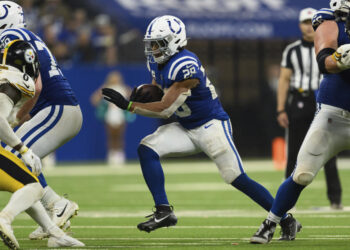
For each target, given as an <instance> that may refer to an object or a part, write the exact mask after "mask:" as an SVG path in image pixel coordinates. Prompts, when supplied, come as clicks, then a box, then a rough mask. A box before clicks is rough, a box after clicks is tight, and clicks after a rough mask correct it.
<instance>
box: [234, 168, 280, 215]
mask: <svg viewBox="0 0 350 250" xmlns="http://www.w3.org/2000/svg"><path fill="white" fill-rule="evenodd" d="M231 185H232V186H234V187H235V188H237V189H238V190H239V191H242V192H243V193H245V194H246V195H247V196H249V197H250V198H251V199H252V200H253V201H255V202H256V203H258V204H259V205H260V206H261V207H263V208H264V209H265V210H266V211H270V209H271V207H272V203H273V197H272V195H271V194H270V192H269V191H268V190H267V189H266V188H265V187H264V186H262V185H260V184H259V183H257V182H255V181H253V180H252V179H250V178H249V177H248V176H247V174H245V173H243V174H241V175H240V176H238V177H237V178H236V179H235V180H234V181H233V182H232V183H231Z"/></svg>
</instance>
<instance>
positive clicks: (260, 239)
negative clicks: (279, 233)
mask: <svg viewBox="0 0 350 250" xmlns="http://www.w3.org/2000/svg"><path fill="white" fill-rule="evenodd" d="M275 230H276V223H275V222H273V221H270V220H268V219H266V220H264V221H263V223H262V224H261V226H260V227H259V229H258V231H257V232H256V233H255V234H254V235H253V237H252V238H250V243H253V244H267V243H269V242H270V241H271V240H272V237H273V234H274V233H275Z"/></svg>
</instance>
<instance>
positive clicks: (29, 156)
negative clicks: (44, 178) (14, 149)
mask: <svg viewBox="0 0 350 250" xmlns="http://www.w3.org/2000/svg"><path fill="white" fill-rule="evenodd" d="M23 147H25V148H24V149H23V150H21V151H20V152H23V153H21V155H22V160H23V162H24V163H25V164H27V165H28V166H29V167H31V168H32V172H33V174H35V175H36V176H38V175H39V174H40V173H41V169H42V166H41V160H40V158H39V157H38V156H37V155H36V154H34V153H33V151H32V150H31V149H30V148H29V149H28V148H27V147H26V146H23ZM26 149H27V150H26Z"/></svg>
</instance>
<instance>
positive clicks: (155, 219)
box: [154, 214, 170, 223]
mask: <svg viewBox="0 0 350 250" xmlns="http://www.w3.org/2000/svg"><path fill="white" fill-rule="evenodd" d="M169 216H170V214H168V215H167V216H165V217H163V218H161V219H159V220H157V218H154V221H155V222H156V223H159V222H161V221H163V220H165V219H166V218H168V217H169Z"/></svg>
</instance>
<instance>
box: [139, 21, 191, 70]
mask: <svg viewBox="0 0 350 250" xmlns="http://www.w3.org/2000/svg"><path fill="white" fill-rule="evenodd" d="M143 41H144V42H145V54H146V56H147V57H148V58H150V59H152V58H153V60H154V61H155V62H156V63H159V64H162V63H165V62H166V61H167V60H169V58H170V57H171V56H172V55H174V54H176V53H177V52H179V51H180V49H181V48H183V47H185V46H186V45H187V38H186V28H185V24H184V23H183V22H182V21H181V20H180V19H179V18H177V17H175V16H168V15H166V16H160V17H156V18H155V19H153V20H152V22H151V23H150V24H149V25H148V27H147V30H146V34H145V37H144V40H143Z"/></svg>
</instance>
